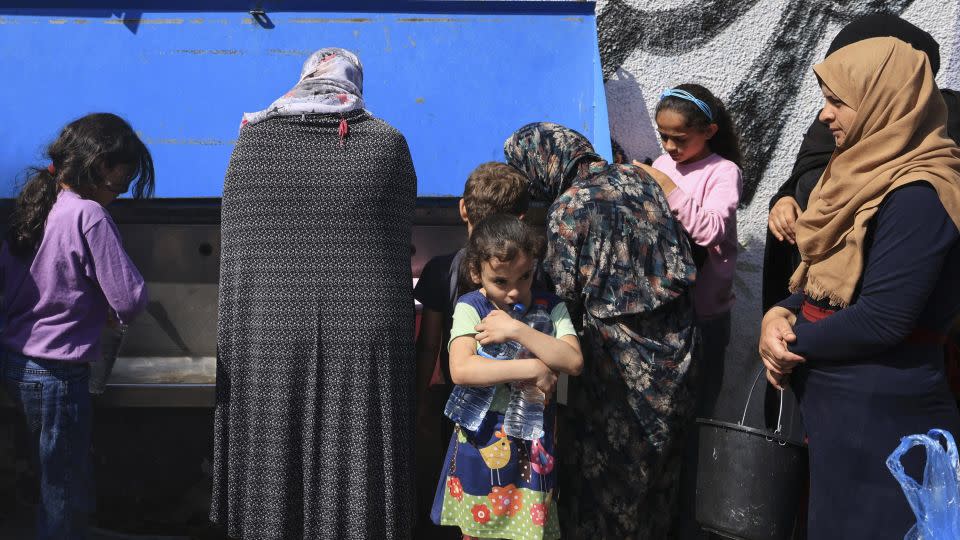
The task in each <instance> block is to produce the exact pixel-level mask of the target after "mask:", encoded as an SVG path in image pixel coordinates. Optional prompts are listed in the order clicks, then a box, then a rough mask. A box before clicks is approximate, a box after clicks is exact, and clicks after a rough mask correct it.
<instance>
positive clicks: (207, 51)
mask: <svg viewBox="0 0 960 540" xmlns="http://www.w3.org/2000/svg"><path fill="white" fill-rule="evenodd" d="M173 52H174V53H177V54H216V55H230V56H232V55H238V54H243V52H242V51H239V50H237V49H177V50H175V51H173Z"/></svg>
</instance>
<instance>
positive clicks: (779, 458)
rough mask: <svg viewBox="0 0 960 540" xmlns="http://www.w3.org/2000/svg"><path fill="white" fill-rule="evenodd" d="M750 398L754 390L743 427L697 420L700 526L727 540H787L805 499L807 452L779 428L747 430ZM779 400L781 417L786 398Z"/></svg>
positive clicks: (698, 514) (707, 419) (698, 510)
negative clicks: (730, 539)
mask: <svg viewBox="0 0 960 540" xmlns="http://www.w3.org/2000/svg"><path fill="white" fill-rule="evenodd" d="M761 373H762V372H761ZM758 379H759V375H758ZM756 382H757V381H756V380H754V386H756ZM752 395H753V387H751V388H750V394H749V395H748V396H747V404H746V406H745V407H744V417H743V419H741V421H740V423H739V424H734V423H730V422H721V421H718V420H713V419H709V418H698V419H697V424H698V429H699V430H700V448H699V464H698V468H697V521H698V522H699V523H700V526H701V527H703V529H704V530H707V531H710V532H714V533H717V534H719V535H721V536H724V537H727V538H736V539H742V540H789V539H790V538H792V537H793V534H794V528H795V527H796V525H797V513H798V510H799V508H800V504H801V501H802V497H803V496H804V494H805V493H806V483H807V478H808V468H807V448H806V446H804V445H803V444H802V443H799V442H795V441H789V440H787V439H786V438H785V437H783V436H782V435H781V434H780V429H779V427H778V429H777V430H776V431H770V430H767V429H758V428H753V427H748V426H744V425H743V422H744V419H746V409H747V407H749V406H750V397H751V396H752ZM780 399H781V412H782V400H783V394H782V393H781V396H780ZM778 424H779V421H778Z"/></svg>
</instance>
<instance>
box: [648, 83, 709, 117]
mask: <svg viewBox="0 0 960 540" xmlns="http://www.w3.org/2000/svg"><path fill="white" fill-rule="evenodd" d="M668 97H675V98H680V99H685V100H687V101H689V102H691V103H693V104H694V105H696V106H697V108H698V109H700V110H701V111H703V114H705V115H707V120H710V121H711V122H713V111H711V110H710V106H709V105H707V104H706V103H705V102H704V101H703V100H701V99H699V98H697V96H695V95H693V94H691V93H690V92H687V91H686V90H677V89H675V88H667V89H666V90H664V91H663V92H662V93H661V94H660V101H663V99H664V98H668Z"/></svg>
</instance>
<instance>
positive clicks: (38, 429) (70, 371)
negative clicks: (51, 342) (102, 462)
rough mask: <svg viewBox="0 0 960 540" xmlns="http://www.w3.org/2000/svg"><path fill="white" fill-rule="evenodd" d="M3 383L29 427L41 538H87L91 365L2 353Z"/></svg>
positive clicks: (38, 533) (89, 495)
mask: <svg viewBox="0 0 960 540" xmlns="http://www.w3.org/2000/svg"><path fill="white" fill-rule="evenodd" d="M0 379H2V382H3V385H4V388H6V390H7V393H8V394H9V395H10V398H11V399H12V400H13V401H14V403H16V405H17V407H18V408H19V409H20V411H21V412H22V413H23V415H24V417H25V419H26V422H27V436H28V444H29V445H30V448H29V450H30V454H31V456H32V457H33V459H34V463H35V464H36V467H37V476H38V478H39V481H40V504H39V506H38V507H37V522H36V527H37V538H38V539H42V540H48V539H50V540H53V539H56V540H74V539H83V538H86V529H87V518H88V516H89V513H90V510H91V509H92V508H93V505H92V503H93V499H92V490H91V486H92V483H91V475H90V455H89V454H90V438H91V431H92V419H93V415H92V412H93V411H92V407H91V403H90V393H89V391H88V387H87V385H88V384H89V382H88V381H89V379H90V365H89V364H87V363H86V362H82V363H81V362H60V361H57V360H42V359H39V358H31V357H28V356H23V355H22V354H19V353H15V352H11V351H2V352H0Z"/></svg>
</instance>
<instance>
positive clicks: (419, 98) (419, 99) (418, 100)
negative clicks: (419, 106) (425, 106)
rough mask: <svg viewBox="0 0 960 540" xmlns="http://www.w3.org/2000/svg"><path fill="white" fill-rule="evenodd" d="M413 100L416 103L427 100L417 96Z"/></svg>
mask: <svg viewBox="0 0 960 540" xmlns="http://www.w3.org/2000/svg"><path fill="white" fill-rule="evenodd" d="M414 101H416V102H417V103H426V102H427V100H426V99H424V98H422V97H418V98H417V99H416V100H414Z"/></svg>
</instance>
